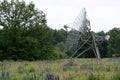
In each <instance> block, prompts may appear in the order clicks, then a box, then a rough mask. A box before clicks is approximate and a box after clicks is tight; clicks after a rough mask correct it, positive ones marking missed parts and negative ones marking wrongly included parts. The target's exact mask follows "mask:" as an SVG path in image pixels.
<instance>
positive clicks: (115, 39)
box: [108, 28, 120, 57]
mask: <svg viewBox="0 0 120 80" xmlns="http://www.w3.org/2000/svg"><path fill="white" fill-rule="evenodd" d="M108 33H109V35H110V40H109V42H108V56H109V57H112V55H115V56H120V46H119V45H120V28H113V29H112V30H110V31H109V32H108Z"/></svg>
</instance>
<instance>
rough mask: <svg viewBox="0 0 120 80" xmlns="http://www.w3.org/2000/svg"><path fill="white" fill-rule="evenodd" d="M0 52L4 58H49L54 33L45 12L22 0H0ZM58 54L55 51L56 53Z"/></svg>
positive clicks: (51, 52) (51, 55)
mask: <svg viewBox="0 0 120 80" xmlns="http://www.w3.org/2000/svg"><path fill="white" fill-rule="evenodd" d="M0 26H2V27H3V29H1V30H0V38H1V40H0V56H1V57H2V58H3V59H14V60H18V59H22V60H36V59H52V58H53V57H54V56H53V55H55V53H54V48H53V33H52V31H51V29H50V28H49V27H48V26H47V21H46V15H45V14H44V13H43V12H42V11H39V10H38V9H35V5H34V4H33V3H32V2H31V3H29V4H26V3H25V2H24V1H23V0H22V1H19V0H11V1H7V0H3V1H0ZM56 55H57V54H56Z"/></svg>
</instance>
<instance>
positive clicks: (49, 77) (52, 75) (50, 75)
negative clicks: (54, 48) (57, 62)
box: [46, 72, 55, 80]
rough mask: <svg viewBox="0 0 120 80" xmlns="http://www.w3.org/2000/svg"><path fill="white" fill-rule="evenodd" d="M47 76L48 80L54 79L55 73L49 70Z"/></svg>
mask: <svg viewBox="0 0 120 80" xmlns="http://www.w3.org/2000/svg"><path fill="white" fill-rule="evenodd" d="M46 78H47V79H48V80H51V79H52V80H54V78H55V76H54V74H53V73H49V72H48V73H47V74H46Z"/></svg>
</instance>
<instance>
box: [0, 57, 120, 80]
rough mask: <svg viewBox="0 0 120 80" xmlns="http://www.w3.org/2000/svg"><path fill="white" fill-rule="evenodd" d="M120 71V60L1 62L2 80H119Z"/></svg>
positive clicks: (0, 74)
mask: <svg viewBox="0 0 120 80" xmlns="http://www.w3.org/2000/svg"><path fill="white" fill-rule="evenodd" d="M119 71H120V59H119V58H114V59H112V58H110V59H101V60H97V59H74V62H73V63H69V62H68V59H62V60H55V61H48V60H45V61H32V62H29V61H17V62H14V61H4V62H0V80H5V78H7V80H114V79H115V80H119V79H117V78H120V72H119ZM1 78H2V79H1Z"/></svg>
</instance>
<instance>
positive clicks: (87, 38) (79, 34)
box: [64, 8, 109, 59]
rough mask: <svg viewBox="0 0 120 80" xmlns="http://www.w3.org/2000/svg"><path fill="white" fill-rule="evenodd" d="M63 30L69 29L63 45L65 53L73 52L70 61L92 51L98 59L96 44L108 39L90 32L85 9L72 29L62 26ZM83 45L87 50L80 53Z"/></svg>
mask: <svg viewBox="0 0 120 80" xmlns="http://www.w3.org/2000/svg"><path fill="white" fill-rule="evenodd" d="M64 28H65V29H66V30H68V29H70V30H69V32H68V34H67V39H66V43H65V52H69V51H71V50H74V53H73V54H72V56H71V57H70V58H71V59H72V58H73V57H76V58H77V57H79V56H81V55H82V54H84V53H85V52H87V51H88V50H93V52H94V54H95V55H96V57H97V58H98V59H100V53H99V49H98V44H99V43H101V42H102V41H103V40H107V39H109V36H108V35H107V36H105V37H103V36H98V35H95V34H94V33H93V32H92V31H91V25H90V20H89V19H88V17H87V13H86V10H85V8H83V9H82V10H81V12H80V14H79V16H78V17H77V18H76V20H75V21H74V23H73V25H72V27H69V26H67V25H64ZM85 45H87V48H86V49H84V50H83V51H82V52H80V49H81V48H82V47H84V46H85Z"/></svg>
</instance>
